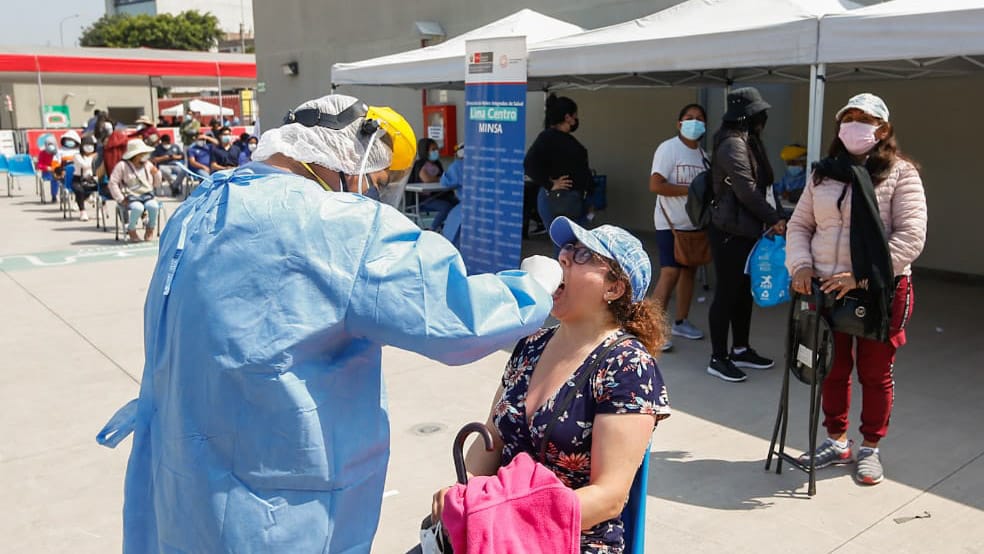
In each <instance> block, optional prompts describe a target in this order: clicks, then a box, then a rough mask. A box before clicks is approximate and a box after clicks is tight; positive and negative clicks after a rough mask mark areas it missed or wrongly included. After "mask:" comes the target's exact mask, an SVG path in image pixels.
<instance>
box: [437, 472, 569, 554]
mask: <svg viewBox="0 0 984 554" xmlns="http://www.w3.org/2000/svg"><path fill="white" fill-rule="evenodd" d="M441 519H442V521H443V522H444V527H445V529H447V532H448V537H449V538H450V539H451V546H452V548H454V551H455V553H456V554H489V553H492V552H494V553H495V554H510V553H523V554H538V553H542V554H579V553H580V552H581V504H580V503H579V502H578V499H577V495H576V494H574V491H573V490H571V489H569V488H567V487H566V486H565V485H564V484H563V483H561V482H560V480H559V479H557V476H556V475H554V474H553V472H551V471H550V470H549V469H547V468H546V467H544V466H542V465H540V464H538V463H536V462H534V461H533V459H532V458H530V457H529V455H527V454H519V455H518V456H516V457H515V458H514V459H513V461H512V462H511V463H510V464H509V465H507V466H505V467H502V468H499V473H498V474H497V475H493V476H491V477H473V478H472V479H471V480H470V481H469V482H468V485H467V486H465V485H461V484H458V485H455V486H453V487H451V490H450V491H448V494H447V496H446V497H445V499H444V513H443V514H442V516H441Z"/></svg>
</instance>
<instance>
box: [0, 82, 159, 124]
mask: <svg viewBox="0 0 984 554" xmlns="http://www.w3.org/2000/svg"><path fill="white" fill-rule="evenodd" d="M10 87H11V88H12V90H13V98H14V122H15V124H16V126H17V127H18V128H34V129H36V128H40V127H41V108H40V101H39V96H38V85H37V83H13V84H12V85H10ZM151 95H153V98H154V100H152V99H151ZM156 96H157V90H156V89H151V88H150V87H144V86H118V85H105V86H86V85H76V84H72V85H66V84H46V85H44V102H45V104H66V105H68V109H69V117H70V119H71V123H72V127H83V126H85V123H86V121H88V120H89V118H90V117H92V112H93V110H95V109H97V108H98V109H101V110H105V109H107V108H110V116H111V117H112V116H113V113H112V108H113V107H117V108H130V109H134V110H141V109H142V110H143V113H146V114H151V113H153V112H152V110H151V108H152V105H153V102H156ZM90 102H91V104H90ZM124 123H132V121H124Z"/></svg>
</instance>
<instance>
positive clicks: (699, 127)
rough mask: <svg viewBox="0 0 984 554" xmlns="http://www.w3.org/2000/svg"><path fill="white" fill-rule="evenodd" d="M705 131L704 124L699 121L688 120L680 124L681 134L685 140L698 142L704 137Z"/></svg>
mask: <svg viewBox="0 0 984 554" xmlns="http://www.w3.org/2000/svg"><path fill="white" fill-rule="evenodd" d="M705 130H706V127H705V126H704V122H703V121H701V120H699V119H686V120H684V121H681V122H680V134H681V135H683V138H685V139H689V140H697V139H699V138H700V137H702V136H704V132H705Z"/></svg>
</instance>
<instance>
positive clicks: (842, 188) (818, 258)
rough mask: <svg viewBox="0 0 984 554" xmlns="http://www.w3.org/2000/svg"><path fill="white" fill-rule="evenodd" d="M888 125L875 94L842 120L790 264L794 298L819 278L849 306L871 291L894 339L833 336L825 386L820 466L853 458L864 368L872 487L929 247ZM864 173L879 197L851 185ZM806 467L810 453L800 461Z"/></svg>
mask: <svg viewBox="0 0 984 554" xmlns="http://www.w3.org/2000/svg"><path fill="white" fill-rule="evenodd" d="M888 117H889V112H888V107H887V106H886V105H885V103H884V102H883V101H882V99H881V98H879V97H877V96H875V95H873V94H868V93H864V94H859V95H857V96H855V97H853V98H851V99H850V101H848V103H847V105H846V106H844V107H843V108H841V109H840V110H839V111H838V112H837V126H836V131H837V138H835V139H834V141H833V143H832V144H831V146H830V151H829V157H828V158H827V159H825V160H823V161H821V162H820V163H819V164H817V166H816V167H815V168H814V172H813V177H812V179H811V180H810V182H809V184H808V185H807V186H806V188H805V189H804V191H803V196H802V197H801V198H800V202H799V204H797V206H796V211H795V212H794V213H793V217H792V219H790V220H789V225H788V230H787V234H786V240H787V246H786V248H787V251H786V266H787V267H788V268H789V271H790V273H791V274H792V275H793V289H794V290H795V291H796V292H798V293H801V294H810V292H811V281H812V280H813V279H814V278H817V279H819V281H820V282H821V283H822V285H821V287H822V289H823V291H824V292H827V293H831V294H835V295H836V296H837V297H838V298H842V297H843V296H844V295H845V294H847V293H848V292H849V291H851V290H855V289H866V290H867V292H868V295H869V298H881V299H882V300H881V301H880V305H881V306H883V307H884V308H885V309H884V310H882V312H881V313H882V317H883V318H885V320H887V321H888V322H889V325H888V329H889V332H888V339H887V340H886V341H884V342H882V341H877V340H870V339H866V338H860V337H854V336H851V335H847V334H844V333H838V332H835V333H834V360H833V366H832V368H831V370H830V373H829V374H828V375H827V378H826V380H824V383H823V412H824V427H825V428H826V429H827V439H826V440H825V441H824V442H823V443H821V444H820V446H818V447H817V451H816V467H817V468H822V467H826V466H829V465H832V464H847V463H851V462H853V461H854V460H855V458H854V455H853V453H852V446H853V441H849V440H848V438H847V428H848V421H847V415H848V411H849V409H850V398H851V373H852V370H853V368H854V365H855V363H856V364H857V368H858V380H859V381H860V382H861V390H862V407H861V428H860V431H861V435H862V436H863V439H864V442H862V444H861V448H860V449H859V450H858V455H857V468H856V470H855V479H856V480H857V481H858V482H859V483H861V484H865V485H874V484H877V483H880V482H881V481H882V479H883V477H884V471H883V469H882V464H881V457H880V454H879V450H878V444H879V442H880V441H881V439H882V438H884V437H885V434H886V432H887V430H888V422H889V418H890V417H891V413H892V401H893V398H894V380H893V375H892V367H893V364H894V363H895V352H896V350H897V349H898V348H899V347H900V346H902V345H903V344H905V326H906V323H908V320H909V317H910V315H911V313H912V303H913V291H912V280H911V276H910V274H911V264H912V262H913V261H915V259H916V258H917V257H918V256H919V254H920V252H922V249H923V245H924V243H925V240H926V211H927V210H926V195H925V192H924V191H923V185H922V180H921V179H920V177H919V171H918V169H917V168H916V166H915V164H913V162H912V161H910V160H908V159H907V158H906V157H904V156H903V155H902V153H901V152H900V151H899V148H898V143H897V142H896V140H895V132H894V129H893V128H892V125H891V123H889V120H888ZM859 167H863V168H864V169H865V170H867V174H868V175H870V177H871V179H870V184H873V185H874V188H873V190H872V189H871V188H870V184H865V180H864V179H858V178H852V175H855V173H852V172H853V171H857V170H858V169H859ZM876 212H877V213H876ZM879 293H881V294H879ZM878 303H879V302H876V304H878ZM883 321H884V320H883ZM806 460H807V455H806V454H804V456H803V458H801V461H804V462H805V461H806Z"/></svg>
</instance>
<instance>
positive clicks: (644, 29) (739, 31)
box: [529, 0, 858, 86]
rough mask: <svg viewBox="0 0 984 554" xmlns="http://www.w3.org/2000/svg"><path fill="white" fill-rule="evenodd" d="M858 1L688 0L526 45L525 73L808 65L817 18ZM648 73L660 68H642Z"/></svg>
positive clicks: (602, 77) (624, 76) (589, 80)
mask: <svg viewBox="0 0 984 554" xmlns="http://www.w3.org/2000/svg"><path fill="white" fill-rule="evenodd" d="M857 6H858V4H855V3H853V2H851V1H849V0H689V1H687V2H683V3H681V4H677V5H675V6H671V7H669V8H666V9H664V10H662V11H659V12H656V13H654V14H651V15H649V16H646V17H643V18H640V19H635V20H632V21H626V22H623V23H619V24H616V25H611V26H609V27H603V28H601V29H596V30H593V31H587V32H584V33H581V34H579V35H574V36H569V37H564V38H559V39H555V40H552V41H548V42H545V43H540V44H537V45H536V46H535V47H533V48H531V49H530V64H529V67H530V69H529V74H530V79H531V80H540V79H550V80H552V81H568V82H572V83H582V84H585V85H591V84H595V85H604V84H621V85H626V84H627V85H631V84H638V85H648V86H653V85H660V84H662V85H666V86H671V85H676V84H682V83H683V82H688V81H694V82H693V83H690V84H702V83H703V82H706V81H708V80H710V81H726V80H728V79H730V78H733V77H734V75H737V74H738V73H740V72H735V71H730V72H729V71H720V72H718V73H719V74H720V75H721V76H719V77H714V76H713V71H714V70H738V69H748V68H764V67H766V68H776V67H782V66H803V65H809V64H812V63H815V62H816V55H817V26H818V21H819V18H820V17H821V16H822V15H824V14H830V13H841V12H844V11H846V10H848V9H852V8H855V7H857ZM653 73H661V74H663V75H661V76H658V77H648V78H647V77H646V76H645V74H653ZM759 73H761V72H756V76H757V77H763V76H764V77H766V79H764V80H766V81H768V80H770V79H769V78H768V77H770V75H768V74H766V75H760V74H759ZM776 77H777V78H778V77H783V76H781V75H776ZM786 77H788V76H786ZM797 78H799V77H797ZM760 80H761V79H760Z"/></svg>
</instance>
